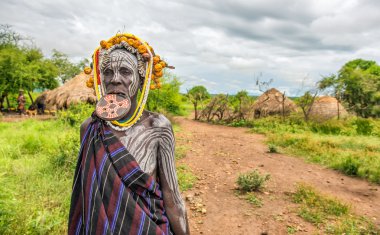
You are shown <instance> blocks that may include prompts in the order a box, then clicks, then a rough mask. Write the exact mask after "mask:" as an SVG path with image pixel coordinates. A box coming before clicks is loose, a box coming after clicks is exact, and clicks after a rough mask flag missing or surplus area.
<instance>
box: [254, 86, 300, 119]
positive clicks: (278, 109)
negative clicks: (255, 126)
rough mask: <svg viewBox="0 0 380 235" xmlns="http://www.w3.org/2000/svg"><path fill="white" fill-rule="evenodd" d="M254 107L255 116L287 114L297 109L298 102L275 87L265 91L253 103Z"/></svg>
mask: <svg viewBox="0 0 380 235" xmlns="http://www.w3.org/2000/svg"><path fill="white" fill-rule="evenodd" d="M252 108H253V111H254V115H255V118H259V117H266V116H268V115H282V114H284V115H287V114H289V113H290V112H293V111H296V110H297V106H296V104H295V103H294V102H293V101H292V100H290V99H289V98H288V97H286V96H285V95H284V94H282V93H281V92H279V91H278V90H277V89H275V88H272V89H269V90H267V91H266V92H264V94H262V95H261V96H260V97H259V98H258V99H257V100H256V102H255V103H254V104H253V106H252Z"/></svg>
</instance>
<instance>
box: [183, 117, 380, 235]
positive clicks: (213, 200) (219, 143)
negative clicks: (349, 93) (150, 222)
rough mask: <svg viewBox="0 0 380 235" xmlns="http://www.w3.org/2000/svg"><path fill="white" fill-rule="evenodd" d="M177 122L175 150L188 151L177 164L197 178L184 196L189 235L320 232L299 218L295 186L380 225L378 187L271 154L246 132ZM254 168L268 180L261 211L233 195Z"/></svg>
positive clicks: (288, 157) (262, 142) (261, 141)
mask: <svg viewBox="0 0 380 235" xmlns="http://www.w3.org/2000/svg"><path fill="white" fill-rule="evenodd" d="M176 120H177V121H178V123H179V125H180V127H181V132H180V133H178V134H177V136H176V140H177V144H178V145H185V146H187V149H188V151H187V154H186V157H185V158H183V159H181V160H179V161H178V163H179V164H181V163H182V164H186V165H188V166H189V167H190V168H191V170H192V172H193V173H194V174H195V175H196V176H197V177H198V178H199V180H198V181H197V184H196V185H195V187H194V188H193V189H192V190H189V191H186V192H185V193H184V196H185V197H187V200H186V201H187V202H186V203H187V209H188V215H189V220H190V225H191V232H192V234H287V227H294V228H297V229H298V232H297V234H312V233H314V232H318V229H317V228H316V227H315V226H313V225H312V224H310V223H307V222H305V221H304V220H303V219H301V218H300V217H298V216H297V213H296V211H295V207H296V205H295V204H293V203H292V202H291V200H290V197H289V193H290V192H293V191H294V190H295V185H296V184H297V183H299V182H304V183H306V184H309V185H312V186H313V187H315V188H316V189H318V190H319V191H321V192H322V193H324V194H327V195H332V196H334V197H336V198H338V199H339V200H341V201H343V202H346V203H349V204H351V205H352V208H353V210H354V211H355V212H356V213H357V214H359V215H365V216H366V217H368V218H369V219H371V220H372V221H373V222H374V223H375V224H377V225H380V186H378V185H373V184H370V183H368V182H367V181H365V180H360V179H357V178H352V177H348V176H345V175H343V174H340V173H338V172H336V171H333V170H330V169H326V168H324V167H321V166H318V165H314V164H310V163H306V162H305V161H303V160H302V159H299V158H296V157H290V156H286V155H283V154H270V153H268V152H267V150H268V148H267V145H266V144H265V143H264V141H265V137H264V136H262V135H257V134H252V133H248V130H249V129H246V128H233V127H226V126H219V125H210V124H206V123H200V122H195V121H193V120H190V119H187V118H177V119H176ZM255 168H256V169H258V170H259V171H260V172H262V173H268V174H270V175H271V179H270V181H269V182H268V184H267V187H266V188H265V190H264V192H262V193H261V195H260V197H261V198H262V199H263V206H262V207H261V208H257V207H254V206H253V205H251V204H249V203H248V202H247V201H245V200H243V199H241V198H239V197H238V196H236V190H234V188H235V182H236V179H237V177H238V175H239V173H243V172H247V171H249V170H252V169H255ZM190 202H192V203H190Z"/></svg>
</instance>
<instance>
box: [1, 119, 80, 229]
mask: <svg viewBox="0 0 380 235" xmlns="http://www.w3.org/2000/svg"><path fill="white" fill-rule="evenodd" d="M0 130H1V132H0V184H1V187H0V201H1V203H0V217H1V222H0V234H48V233H53V234H62V233H66V220H67V217H68V207H69V202H70V193H71V184H72V174H73V170H74V161H75V158H76V154H77V151H78V145H79V140H78V139H73V138H72V136H77V137H78V136H79V133H77V132H76V131H75V130H74V129H73V128H71V127H67V126H65V125H64V124H63V123H62V122H59V121H34V120H27V121H24V122H17V123H0ZM62 149H65V151H61V150H62Z"/></svg>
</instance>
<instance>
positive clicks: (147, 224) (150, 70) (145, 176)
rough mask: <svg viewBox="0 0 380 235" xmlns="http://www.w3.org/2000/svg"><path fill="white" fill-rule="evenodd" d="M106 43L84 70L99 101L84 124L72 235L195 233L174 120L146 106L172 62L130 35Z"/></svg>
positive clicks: (72, 209)
mask: <svg viewBox="0 0 380 235" xmlns="http://www.w3.org/2000/svg"><path fill="white" fill-rule="evenodd" d="M100 45H101V46H100V47H99V48H97V49H96V50H95V52H94V55H93V68H92V69H91V68H86V69H85V72H86V73H87V74H90V73H92V75H93V78H91V79H90V80H89V81H88V82H87V85H88V86H89V87H93V88H94V89H95V93H96V95H97V99H98V102H97V106H96V109H95V110H96V111H95V112H94V113H93V114H92V117H90V118H89V119H87V120H86V121H85V122H84V123H83V124H82V126H81V150H80V153H79V159H78V162H77V167H76V171H75V176H74V185H73V193H72V198H71V208H70V216H69V228H68V231H69V234H160V235H161V234H177V235H179V234H189V233H190V232H189V226H188V221H187V216H186V209H185V203H184V201H183V199H182V197H181V194H180V191H179V187H178V180H177V174H176V170H175V163H174V135H173V130H172V126H171V123H170V121H169V120H168V119H167V118H166V117H165V116H164V115H162V114H158V113H153V112H149V111H146V110H144V107H145V104H146V101H147V98H148V93H149V90H150V89H156V88H160V87H161V83H160V77H161V76H162V75H163V68H164V67H166V66H167V65H166V63H165V62H164V61H162V60H161V59H160V57H159V56H158V55H155V54H154V51H153V48H152V47H150V46H149V45H148V44H147V43H145V42H144V41H142V40H140V39H139V38H137V37H135V36H134V35H131V34H117V35H116V36H114V37H112V38H111V39H109V40H108V41H101V43H100ZM139 91H140V92H139ZM139 93H140V94H139Z"/></svg>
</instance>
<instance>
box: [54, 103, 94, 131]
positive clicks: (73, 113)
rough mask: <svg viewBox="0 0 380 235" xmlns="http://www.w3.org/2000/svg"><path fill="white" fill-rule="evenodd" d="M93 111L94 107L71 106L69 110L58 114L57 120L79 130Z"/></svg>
mask: <svg viewBox="0 0 380 235" xmlns="http://www.w3.org/2000/svg"><path fill="white" fill-rule="evenodd" d="M94 110H95V107H94V106H93V105H90V104H77V105H72V106H70V108H68V109H66V110H62V111H60V112H58V118H59V119H60V120H61V121H62V122H64V123H67V124H69V125H70V126H73V127H78V128H79V126H80V124H81V123H82V122H83V121H84V120H86V119H87V118H89V117H91V114H92V112H93V111H94Z"/></svg>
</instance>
